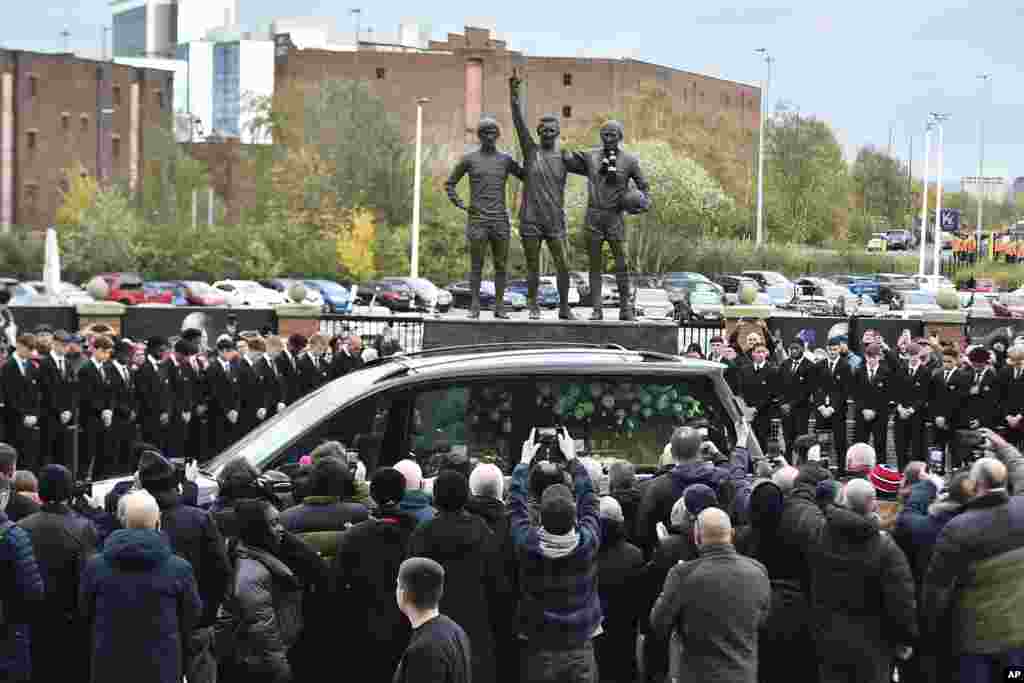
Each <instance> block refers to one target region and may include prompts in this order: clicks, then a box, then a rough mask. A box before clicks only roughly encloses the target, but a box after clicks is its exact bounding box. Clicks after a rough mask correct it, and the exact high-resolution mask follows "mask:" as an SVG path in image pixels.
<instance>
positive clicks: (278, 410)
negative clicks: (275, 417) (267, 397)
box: [277, 403, 285, 413]
mask: <svg viewBox="0 0 1024 683" xmlns="http://www.w3.org/2000/svg"><path fill="white" fill-rule="evenodd" d="M284 409H285V405H284V404H283V403H278V404H277V412H279V413H280V412H284Z"/></svg>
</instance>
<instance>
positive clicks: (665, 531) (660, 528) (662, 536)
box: [654, 522, 669, 543]
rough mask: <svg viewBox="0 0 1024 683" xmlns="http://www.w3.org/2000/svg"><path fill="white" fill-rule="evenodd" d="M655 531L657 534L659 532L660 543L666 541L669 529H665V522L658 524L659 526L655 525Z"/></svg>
mask: <svg viewBox="0 0 1024 683" xmlns="http://www.w3.org/2000/svg"><path fill="white" fill-rule="evenodd" d="M654 530H655V532H657V535H658V542H659V543H660V542H661V541H664V540H665V539H666V538H668V536H669V534H668V529H667V528H665V522H658V523H657V524H655V525H654Z"/></svg>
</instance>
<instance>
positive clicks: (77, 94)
mask: <svg viewBox="0 0 1024 683" xmlns="http://www.w3.org/2000/svg"><path fill="white" fill-rule="evenodd" d="M172 102H173V80H172V74H171V73H170V72H167V71H163V70H158V69H143V68H136V67H132V66H126V65H122V64H114V63H112V62H103V61H95V60H90V59H79V58H77V57H75V56H74V55H71V54H53V53H39V52H25V51H20V50H2V49H0V230H7V229H10V227H11V226H13V225H18V226H23V227H32V228H39V229H41V228H45V227H47V226H48V225H50V224H52V223H53V220H54V216H55V215H56V212H57V208H58V207H59V206H60V203H61V189H62V187H64V186H65V184H66V182H67V178H66V177H65V170H66V169H73V168H77V167H78V165H79V164H81V166H82V167H83V168H84V169H85V171H86V172H87V173H89V174H90V175H93V176H95V177H96V178H98V179H99V180H100V181H101V182H110V181H114V180H126V181H128V183H129V186H130V187H132V188H135V189H138V187H139V184H140V183H141V182H142V175H143V174H142V173H141V165H142V160H143V159H145V150H144V149H143V139H144V137H145V136H144V131H145V130H146V129H148V128H153V127H156V126H169V125H170V123H171V116H170V113H171V112H170V107H171V103H172Z"/></svg>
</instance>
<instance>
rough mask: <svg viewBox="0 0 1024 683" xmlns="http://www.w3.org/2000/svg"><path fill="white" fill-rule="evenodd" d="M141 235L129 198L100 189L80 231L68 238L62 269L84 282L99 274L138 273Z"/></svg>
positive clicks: (85, 214) (65, 241)
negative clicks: (138, 246) (139, 238)
mask: <svg viewBox="0 0 1024 683" xmlns="http://www.w3.org/2000/svg"><path fill="white" fill-rule="evenodd" d="M140 232H142V230H141V226H140V223H139V219H138V217H137V215H136V213H135V210H134V209H133V208H132V206H131V202H130V201H129V199H128V197H127V196H126V195H125V194H123V193H122V192H121V191H119V190H117V189H113V188H112V189H100V190H99V191H98V192H97V193H96V197H95V201H94V202H93V204H92V206H90V207H88V208H87V209H85V211H83V212H82V216H81V223H80V227H79V229H78V230H73V231H70V232H68V233H67V234H66V235H65V236H64V240H63V243H62V245H61V247H62V249H61V257H62V265H63V266H64V269H65V270H66V271H67V272H69V273H71V274H74V275H77V276H79V277H80V278H82V279H84V278H86V277H89V276H91V275H93V274H95V273H96V272H104V271H123V270H135V269H136V267H137V264H138V258H137V254H136V250H135V244H136V240H137V238H138V235H139V234H140Z"/></svg>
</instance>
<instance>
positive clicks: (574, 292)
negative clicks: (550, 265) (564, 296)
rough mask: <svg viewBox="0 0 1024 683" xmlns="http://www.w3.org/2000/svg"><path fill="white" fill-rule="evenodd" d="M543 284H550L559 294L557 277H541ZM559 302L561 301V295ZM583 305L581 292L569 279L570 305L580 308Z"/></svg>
mask: <svg viewBox="0 0 1024 683" xmlns="http://www.w3.org/2000/svg"><path fill="white" fill-rule="evenodd" d="M540 282H541V284H542V285H543V284H548V285H551V286H552V287H554V288H555V293H556V294H558V277H557V276H555V275H541V276H540ZM559 301H561V295H560V294H559ZM580 303H582V297H581V296H580V290H579V289H577V288H576V284H575V283H574V282H573V281H572V278H569V305H570V306H579V305H580Z"/></svg>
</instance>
